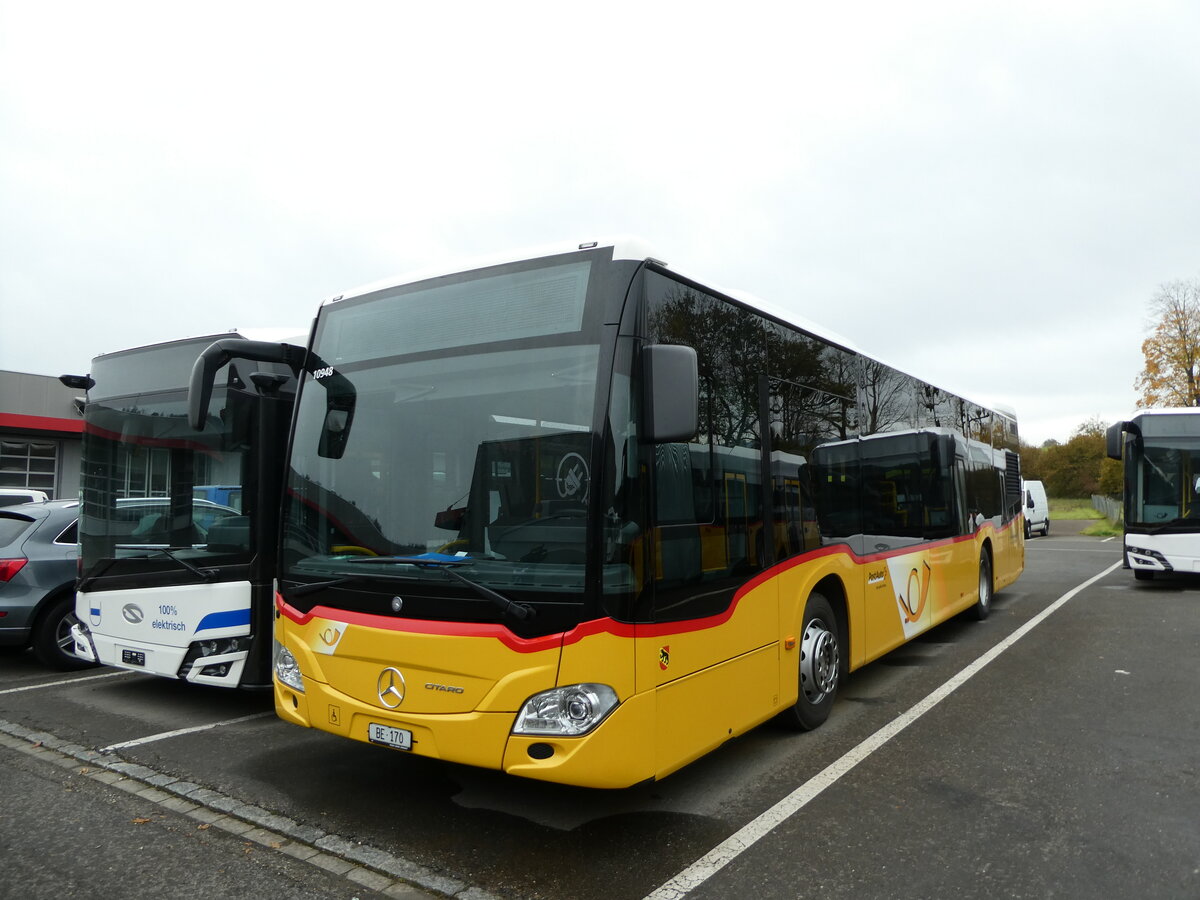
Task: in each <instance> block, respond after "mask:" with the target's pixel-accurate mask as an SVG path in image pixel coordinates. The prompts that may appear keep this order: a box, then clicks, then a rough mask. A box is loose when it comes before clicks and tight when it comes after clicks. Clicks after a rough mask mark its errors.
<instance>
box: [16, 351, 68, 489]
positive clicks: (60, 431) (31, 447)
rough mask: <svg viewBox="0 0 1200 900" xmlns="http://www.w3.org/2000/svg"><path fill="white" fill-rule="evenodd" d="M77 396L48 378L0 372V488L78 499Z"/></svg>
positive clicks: (21, 373)
mask: <svg viewBox="0 0 1200 900" xmlns="http://www.w3.org/2000/svg"><path fill="white" fill-rule="evenodd" d="M83 393H84V392H83V391H80V390H75V389H74V388H69V387H66V386H64V385H63V384H62V383H61V382H60V381H59V380H58V379H57V378H55V377H53V376H51V375H30V374H27V373H25V372H10V371H5V370H3V369H0V487H28V488H36V489H37V490H39V491H45V492H46V493H47V494H48V495H49V496H50V497H51V498H53V499H63V498H68V497H77V496H78V495H79V455H80V448H81V445H82V442H83V400H84V397H83Z"/></svg>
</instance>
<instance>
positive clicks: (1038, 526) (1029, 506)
mask: <svg viewBox="0 0 1200 900" xmlns="http://www.w3.org/2000/svg"><path fill="white" fill-rule="evenodd" d="M1022 488H1023V491H1024V494H1025V537H1029V535H1030V534H1031V533H1032V532H1034V531H1038V532H1041V534H1042V536H1043V537H1044V536H1046V535H1047V534H1049V533H1050V501H1049V500H1047V499H1046V488H1045V486H1044V485H1043V484H1042V483H1041V482H1040V481H1026V482H1023V483H1022Z"/></svg>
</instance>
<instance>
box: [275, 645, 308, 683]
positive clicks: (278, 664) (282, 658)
mask: <svg viewBox="0 0 1200 900" xmlns="http://www.w3.org/2000/svg"><path fill="white" fill-rule="evenodd" d="M275 677H276V678H278V679H279V681H280V683H281V684H286V685H287V686H288V687H290V688H291V689H292V690H294V691H299V692H300V693H301V694H303V693H304V678H303V677H301V675H300V663H298V662H296V657H294V656H292V651H291V650H289V649H288V648H287V647H285V646H283V644H281V643H279V642H278V641H276V642H275Z"/></svg>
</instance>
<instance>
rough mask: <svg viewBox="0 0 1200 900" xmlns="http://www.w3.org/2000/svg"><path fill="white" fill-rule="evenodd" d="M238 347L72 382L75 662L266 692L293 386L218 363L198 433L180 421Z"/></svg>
mask: <svg viewBox="0 0 1200 900" xmlns="http://www.w3.org/2000/svg"><path fill="white" fill-rule="evenodd" d="M289 335H290V332H289ZM232 339H237V340H239V341H240V342H242V343H245V340H244V336H243V335H242V334H237V333H230V334H226V335H209V336H205V337H197V338H191V339H187V340H180V341H171V342H168V343H163V344H154V345H151V346H147V347H139V348H136V349H132V350H125V351H121V352H118V353H110V354H106V355H103V356H99V357H97V358H96V359H94V360H93V361H92V371H91V374H90V375H88V376H82V377H81V378H80V379H79V380H80V381H81V382H82V384H81V386H83V387H86V388H87V389H88V397H87V405H86V407H85V409H84V437H83V460H82V472H81V479H80V485H81V499H82V503H81V514H80V527H79V542H80V570H79V572H80V577H79V582H78V589H77V593H76V607H75V611H76V616H77V617H78V618H79V624H78V625H75V626H74V627H73V633H74V638H75V655H76V656H79V657H80V658H82V659H87V660H90V661H95V662H100V663H103V664H105V665H109V666H116V667H119V668H125V669H131V670H136V671H139V672H147V673H149V674H153V675H160V676H164V677H168V678H180V679H184V680H186V681H190V682H196V683H201V684H210V685H218V686H223V687H267V686H269V685H270V683H271V679H270V668H269V662H270V647H271V610H272V605H273V604H272V598H273V583H272V578H273V574H274V569H275V547H276V546H277V543H278V542H277V533H278V524H279V509H280V497H281V479H282V474H283V470H282V464H281V463H282V459H283V454H284V450H285V445H286V440H287V431H288V425H289V423H290V421H291V414H292V407H293V400H294V397H295V387H296V378H295V373H294V371H293V370H292V369H291V368H290V367H289V366H288V365H285V364H280V363H272V364H264V363H258V362H253V363H252V362H249V361H246V360H237V361H229V360H228V358H225V359H221V358H219V356H218V357H217V358H215V359H214V358H213V357H211V356H210V357H209V358H210V360H212V363H216V364H218V366H219V367H220V368H222V369H223V371H221V372H220V376H221V377H220V380H219V382H218V383H216V384H215V385H214V388H213V394H212V397H213V402H212V412H211V417H210V420H209V427H208V429H207V430H206V431H205V433H203V434H199V433H197V432H196V431H194V430H193V429H192V428H190V427H189V425H188V421H187V395H188V386H189V379H190V377H191V375H192V370H193V367H194V364H195V363H196V362H197V359H198V357H200V356H201V354H202V352H203V351H205V350H206V348H207V349H211V348H212V347H214V346H216V347H220V346H221V342H222V341H228V340H232ZM270 346H272V347H274V348H278V347H279V346H281V345H280V344H272V345H270ZM283 346H287V345H283ZM276 355H278V353H276ZM226 363H227V365H226ZM210 366H211V363H210Z"/></svg>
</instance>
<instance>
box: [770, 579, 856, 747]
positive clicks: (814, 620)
mask: <svg viewBox="0 0 1200 900" xmlns="http://www.w3.org/2000/svg"><path fill="white" fill-rule="evenodd" d="M800 634H801V637H800V659H799V660H798V663H799V665H798V670H799V671H798V672H797V676H798V679H799V686H800V692H799V696H798V697H797V698H796V703H795V705H794V706H792V707H791V708H790V709H788V710H787V711H785V712H784V713H783V715H782V718H783V720H784V722H786V724H787V725H789V726H791V727H792V728H795V729H797V730H799V731H811V730H812V729H814V728H816V727H817V726H818V725H820V724H822V723H823V722H824V721H825V720H826V719H828V718H829V710H830V707H832V706H833V701H834V699H835V698H836V697H837V689H838V684H839V682H840V680H841V674H842V654H841V648H840V646H839V643H838V626H837V619H836V618H834V615H833V607H832V606H830V605H829V601H828V600H826V599H825V597H824V596H822V595H821V594H817V593H813V594H810V595H809V597H808V603H806V604H805V606H804V622H803V627H802V628H801V629H800Z"/></svg>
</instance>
